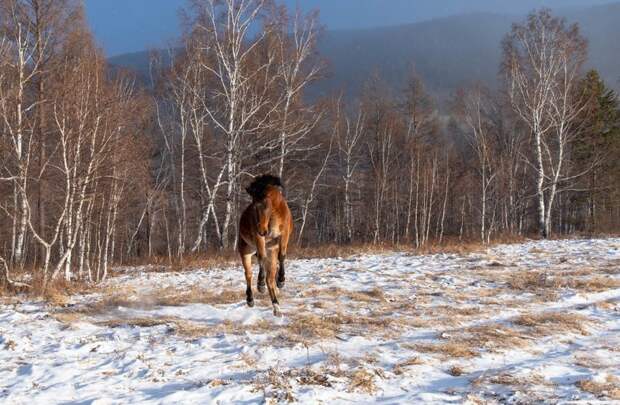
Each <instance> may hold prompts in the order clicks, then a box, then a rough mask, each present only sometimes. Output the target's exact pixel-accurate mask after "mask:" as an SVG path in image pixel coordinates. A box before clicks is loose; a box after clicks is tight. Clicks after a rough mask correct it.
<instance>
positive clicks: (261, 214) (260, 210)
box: [254, 198, 271, 237]
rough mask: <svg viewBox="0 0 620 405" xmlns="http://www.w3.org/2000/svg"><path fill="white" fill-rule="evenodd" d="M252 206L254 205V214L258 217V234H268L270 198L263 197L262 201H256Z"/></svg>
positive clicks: (263, 235)
mask: <svg viewBox="0 0 620 405" xmlns="http://www.w3.org/2000/svg"><path fill="white" fill-rule="evenodd" d="M254 206H255V207H256V216H257V219H258V224H257V225H258V234H259V235H260V236H262V237H265V236H267V235H268V234H269V221H270V219H271V200H270V199H269V198H265V199H263V200H262V201H257V202H256V203H255V204H254Z"/></svg>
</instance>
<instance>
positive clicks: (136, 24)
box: [85, 0, 613, 56]
mask: <svg viewBox="0 0 620 405" xmlns="http://www.w3.org/2000/svg"><path fill="white" fill-rule="evenodd" d="M282 1H284V2H285V3H287V4H288V5H289V6H291V7H295V6H296V5H297V4H299V5H300V6H301V8H302V9H304V10H311V9H319V10H320V12H321V22H322V23H323V24H325V25H326V26H327V27H328V28H329V29H348V28H367V27H375V26H385V25H395V24H403V23H410V22H416V21H422V20H428V19H432V18H436V17H442V16H447V15H454V14H462V13H468V12H480V11H487V12H499V13H524V12H527V11H528V10H530V9H532V8H536V7H542V6H547V7H551V8H557V7H570V6H575V5H595V4H603V3H609V2H612V1H613V0H282ZM85 2H86V8H87V13H88V18H89V21H90V23H91V26H92V28H93V30H94V32H95V36H96V38H97V40H98V42H99V43H100V44H101V45H102V46H103V47H104V49H105V50H106V52H107V54H108V55H110V56H112V55H117V54H121V53H126V52H138V51H142V50H145V49H148V48H154V47H161V46H165V45H166V44H167V43H170V41H172V40H173V39H174V38H175V37H176V35H177V33H178V21H179V18H178V10H179V9H180V8H181V7H182V6H183V5H185V4H186V0H85Z"/></svg>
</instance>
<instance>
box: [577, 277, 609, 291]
mask: <svg viewBox="0 0 620 405" xmlns="http://www.w3.org/2000/svg"><path fill="white" fill-rule="evenodd" d="M571 284H572V287H573V288H576V289H580V290H586V291H593V292H600V291H607V290H611V289H614V288H620V280H618V279H615V278H611V277H605V276H599V275H595V276H593V277H590V278H587V279H577V280H574V281H573V282H572V283H571Z"/></svg>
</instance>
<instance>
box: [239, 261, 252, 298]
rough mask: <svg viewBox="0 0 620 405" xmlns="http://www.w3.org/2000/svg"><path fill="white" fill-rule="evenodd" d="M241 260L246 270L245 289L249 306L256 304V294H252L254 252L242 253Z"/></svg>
mask: <svg viewBox="0 0 620 405" xmlns="http://www.w3.org/2000/svg"><path fill="white" fill-rule="evenodd" d="M241 262H242V263H243V270H244V271H245V282H246V284H247V288H246V290H245V300H246V302H247V303H248V306H249V307H253V306H254V295H253V294H252V254H243V253H242V254H241Z"/></svg>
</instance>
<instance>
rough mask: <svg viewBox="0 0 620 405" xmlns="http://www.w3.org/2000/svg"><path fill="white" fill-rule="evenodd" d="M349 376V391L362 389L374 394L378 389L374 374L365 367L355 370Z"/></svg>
mask: <svg viewBox="0 0 620 405" xmlns="http://www.w3.org/2000/svg"><path fill="white" fill-rule="evenodd" d="M349 378H350V381H349V392H355V391H361V392H365V393H367V394H373V393H374V392H375V391H376V390H377V387H376V385H375V376H374V374H373V373H370V372H369V371H368V370H366V369H364V368H358V369H357V370H355V371H353V373H351V375H350V377H349Z"/></svg>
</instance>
